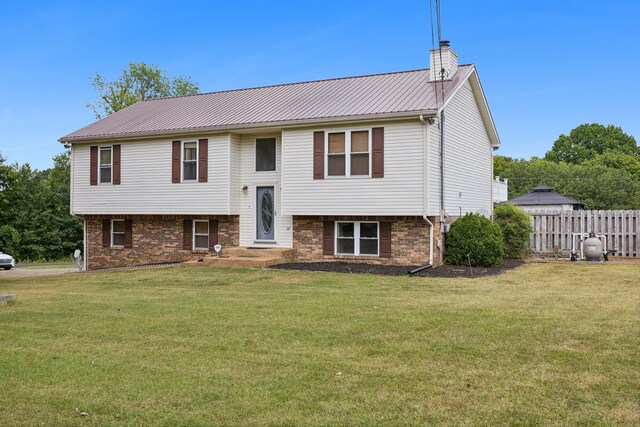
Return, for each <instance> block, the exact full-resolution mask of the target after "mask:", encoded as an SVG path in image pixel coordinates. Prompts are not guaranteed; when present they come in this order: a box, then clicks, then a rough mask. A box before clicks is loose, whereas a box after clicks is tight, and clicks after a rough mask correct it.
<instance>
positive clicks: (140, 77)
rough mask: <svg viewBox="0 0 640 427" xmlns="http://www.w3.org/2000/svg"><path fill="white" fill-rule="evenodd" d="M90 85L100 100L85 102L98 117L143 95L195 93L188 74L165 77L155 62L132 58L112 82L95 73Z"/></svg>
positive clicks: (148, 96)
mask: <svg viewBox="0 0 640 427" xmlns="http://www.w3.org/2000/svg"><path fill="white" fill-rule="evenodd" d="M91 83H92V85H93V87H94V89H96V91H97V92H98V97H99V100H98V101H97V102H96V103H95V104H90V103H87V105H86V106H87V107H88V108H90V109H91V110H92V111H93V113H94V114H95V116H96V119H101V118H103V117H106V116H108V115H109V114H112V113H115V112H116V111H119V110H122V109H123V108H125V107H128V106H129V105H133V104H135V103H136V102H139V101H144V100H145V99H151V98H158V97H164V96H180V95H194V94H196V93H198V90H199V88H198V85H197V84H196V83H193V82H192V81H191V80H190V78H189V77H183V76H177V77H167V76H166V75H165V71H164V70H161V69H160V68H158V66H157V65H147V64H145V63H144V62H132V63H130V64H129V67H128V68H124V69H123V70H122V74H121V75H120V76H119V77H118V78H117V79H116V80H115V81H112V82H109V81H107V80H105V78H104V77H103V76H102V75H101V74H99V73H96V75H95V76H94V77H93V79H92V82H91Z"/></svg>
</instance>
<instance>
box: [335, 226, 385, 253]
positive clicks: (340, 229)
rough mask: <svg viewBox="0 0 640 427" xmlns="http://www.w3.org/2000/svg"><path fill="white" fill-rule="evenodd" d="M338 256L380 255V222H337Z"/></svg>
mask: <svg viewBox="0 0 640 427" xmlns="http://www.w3.org/2000/svg"><path fill="white" fill-rule="evenodd" d="M335 229H336V245H335V248H336V255H355V256H360V255H367V256H377V255H379V253H380V249H379V243H380V239H379V237H378V236H379V235H380V224H379V223H378V222H364V221H354V222H342V221H338V222H336V227H335Z"/></svg>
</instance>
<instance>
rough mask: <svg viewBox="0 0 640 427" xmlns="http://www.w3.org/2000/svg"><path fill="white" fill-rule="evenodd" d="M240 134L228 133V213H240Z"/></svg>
mask: <svg viewBox="0 0 640 427" xmlns="http://www.w3.org/2000/svg"><path fill="white" fill-rule="evenodd" d="M240 151H241V150H240V135H238V134H235V133H231V134H229V171H230V174H231V175H230V176H229V214H230V215H238V214H240V198H241V197H242V185H243V184H242V181H241V180H240V173H241V172H240V168H241V167H242V162H241V160H240V154H241V152H240Z"/></svg>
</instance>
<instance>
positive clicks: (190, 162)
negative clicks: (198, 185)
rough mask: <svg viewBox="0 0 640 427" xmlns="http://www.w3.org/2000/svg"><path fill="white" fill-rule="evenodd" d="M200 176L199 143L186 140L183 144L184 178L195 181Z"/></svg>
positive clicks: (184, 179)
mask: <svg viewBox="0 0 640 427" xmlns="http://www.w3.org/2000/svg"><path fill="white" fill-rule="evenodd" d="M197 177H198V144H197V143H196V142H195V141H193V142H185V143H184V144H183V146H182V180H183V181H195V180H196V178H197Z"/></svg>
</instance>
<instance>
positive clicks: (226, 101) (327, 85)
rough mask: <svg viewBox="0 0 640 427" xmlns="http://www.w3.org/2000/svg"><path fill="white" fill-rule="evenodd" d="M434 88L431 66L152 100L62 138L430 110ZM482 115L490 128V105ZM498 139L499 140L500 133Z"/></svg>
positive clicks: (451, 83)
mask: <svg viewBox="0 0 640 427" xmlns="http://www.w3.org/2000/svg"><path fill="white" fill-rule="evenodd" d="M474 71H475V67H474V66H473V65H461V66H460V67H459V69H458V72H457V73H456V74H455V75H454V76H453V78H452V79H451V80H447V81H445V82H444V90H445V98H449V97H450V96H451V95H452V94H453V93H454V92H455V91H456V89H457V88H459V87H460V86H461V85H462V84H463V83H464V82H465V81H466V80H467V78H469V76H470V75H472V74H475V73H474ZM480 90H481V89H480ZM439 93H440V90H439V87H436V84H435V83H431V82H429V70H428V69H422V70H413V71H402V72H395V73H385V74H373V75H366V76H357V77H343V78H336V79H328V80H317V81H310V82H303V83H291V84H282V85H275V86H264V87H256V88H250V89H237V90H227V91H222V92H211V93H204V94H199V95H189V96H180V97H169V98H157V99H150V100H146V101H142V102H138V103H136V104H134V105H131V106H129V107H127V108H124V109H122V110H120V111H118V112H116V113H113V114H111V115H109V116H107V117H105V118H103V119H102V120H98V121H97V122H95V123H93V124H90V125H89V126H86V127H84V128H82V129H79V130H77V131H75V132H73V133H70V134H68V135H66V136H64V137H62V138H60V141H61V142H78V141H90V140H99V139H111V138H128V137H144V136H146V135H160V134H171V133H181V132H182V133H188V132H200V131H217V130H230V129H233V128H242V127H259V126H275V125H291V124H303V123H305V122H318V121H326V122H328V121H331V120H339V119H354V120H357V119H366V118H376V117H394V116H402V115H403V114H404V115H408V114H410V113H411V114H429V113H433V114H435V113H436V112H437V109H438V108H439V107H441V106H442V105H443V101H442V99H441V98H440V99H438V100H436V94H438V95H439ZM481 96H482V97H484V95H481ZM486 113H487V116H488V117H489V122H490V124H491V126H493V123H492V121H491V120H490V113H489V112H488V109H487V112H486ZM490 133H491V132H490ZM495 141H496V142H495V143H496V145H497V144H499V141H498V140H497V134H496V137H495Z"/></svg>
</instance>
